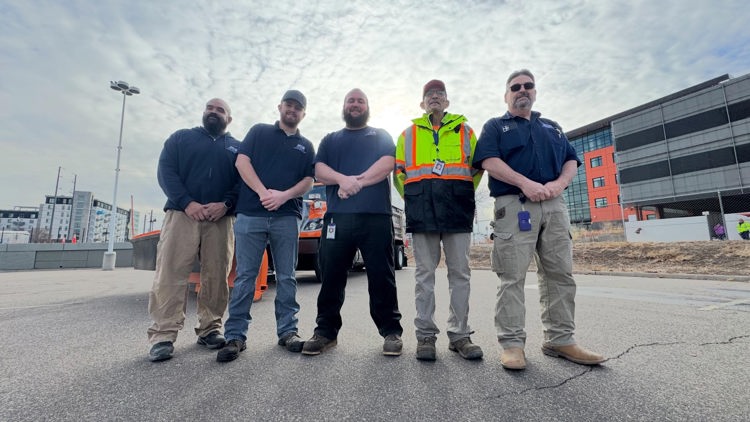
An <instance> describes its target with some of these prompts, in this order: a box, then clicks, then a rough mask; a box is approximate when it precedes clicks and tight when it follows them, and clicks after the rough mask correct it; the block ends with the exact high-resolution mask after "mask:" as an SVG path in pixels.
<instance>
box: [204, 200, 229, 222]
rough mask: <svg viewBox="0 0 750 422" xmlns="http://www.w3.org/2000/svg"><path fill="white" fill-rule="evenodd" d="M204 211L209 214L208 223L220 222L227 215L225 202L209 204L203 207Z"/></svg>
mask: <svg viewBox="0 0 750 422" xmlns="http://www.w3.org/2000/svg"><path fill="white" fill-rule="evenodd" d="M203 209H204V210H205V211H206V213H207V214H208V221H219V219H221V217H224V215H225V214H226V213H227V207H225V206H224V203H223V202H209V203H208V204H205V205H203Z"/></svg>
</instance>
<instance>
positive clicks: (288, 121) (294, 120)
mask: <svg viewBox="0 0 750 422" xmlns="http://www.w3.org/2000/svg"><path fill="white" fill-rule="evenodd" d="M281 121H282V122H283V123H284V124H285V125H287V126H289V127H290V128H293V129H296V128H297V125H298V124H299V118H298V117H294V116H288V115H286V114H284V115H283V116H281Z"/></svg>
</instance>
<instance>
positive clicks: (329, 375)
mask: <svg viewBox="0 0 750 422" xmlns="http://www.w3.org/2000/svg"><path fill="white" fill-rule="evenodd" d="M153 275H154V273H153V272H150V271H139V270H133V269H120V268H118V269H116V270H115V271H101V270H91V269H85V270H59V271H55V270H52V271H41V270H39V271H29V272H5V273H0V291H1V292H2V293H0V338H1V339H2V341H0V420H2V421H40V420H55V421H58V420H60V421H94V420H96V421H146V420H148V421H176V420H206V421H209V420H210V421H223V420H248V421H265V420H269V421H271V420H272V421H298V420H299V421H318V420H358V421H359V420H366V421H370V420H373V421H407V420H409V421H411V420H414V421H428V420H441V421H442V420H456V421H465V420H480V421H487V420H530V421H608V420H613V421H620V420H623V421H625V420H627V421H631V420H632V421H640V420H642V421H655V420H659V421H684V420H691V421H703V420H706V421H708V420H710V421H735V420H736V421H739V420H744V421H747V420H748V419H750V416H748V415H750V381H749V380H750V359H749V356H750V353H749V352H750V283H747V282H730V281H717V280H685V279H669V278H641V277H619V276H607V275H579V276H577V277H576V279H577V281H578V286H579V287H578V296H577V301H576V304H577V306H576V322H577V327H578V328H577V335H576V337H577V340H578V342H579V343H580V344H581V345H583V346H585V347H587V348H590V349H592V350H595V351H597V352H600V353H603V354H604V355H605V356H607V357H608V358H609V360H608V361H607V362H606V363H604V364H603V365H601V366H597V367H585V366H580V365H576V364H573V363H570V362H567V361H565V360H562V359H558V358H552V357H549V356H545V355H543V354H542V352H541V349H540V347H541V344H542V326H541V322H540V319H539V304H538V291H537V289H536V276H535V275H534V274H533V273H529V275H528V278H527V286H526V302H527V318H526V319H527V322H526V325H527V331H528V333H529V334H528V340H527V345H526V354H527V359H528V367H527V369H526V370H525V371H520V372H510V371H506V370H504V369H503V368H502V367H501V365H500V361H499V348H498V345H497V341H496V338H495V333H494V325H493V315H494V305H495V294H496V291H497V277H496V275H495V274H494V273H492V272H490V271H476V270H475V271H474V272H473V274H472V298H471V315H470V323H471V325H472V328H473V329H474V330H475V334H474V335H473V336H472V340H473V341H474V343H476V344H479V345H480V346H481V347H482V348H483V349H484V352H485V356H484V359H482V360H479V361H466V360H463V359H461V358H460V357H459V356H458V355H457V354H456V353H454V352H451V351H449V350H448V341H447V338H446V336H445V335H444V333H441V335H440V336H439V338H438V342H437V346H438V360H437V361H435V362H422V361H418V360H416V359H415V348H416V340H415V338H414V325H413V319H414V291H413V286H414V281H413V277H414V271H413V268H406V269H404V270H403V271H398V272H397V278H398V288H399V292H398V293H399V301H400V308H401V311H402V314H403V319H402V324H403V326H404V337H403V338H404V353H403V355H402V356H400V357H387V356H383V355H382V354H381V350H382V338H381V337H379V336H378V334H377V330H376V328H375V325H374V324H373V322H372V320H371V318H370V316H369V311H368V294H367V283H366V277H365V275H364V273H351V275H350V278H349V285H348V287H347V292H346V303H345V304H344V309H343V311H342V314H343V320H344V327H343V328H342V330H341V333H340V335H339V339H338V342H339V344H338V346H336V347H335V348H333V349H331V350H329V351H327V352H324V353H323V354H322V355H320V356H313V357H310V356H303V355H300V354H293V353H290V352H287V351H286V350H285V349H284V348H282V347H280V346H278V345H277V344H276V335H275V320H274V311H273V299H274V294H275V289H274V288H275V286H274V284H273V283H271V285H270V287H269V290H268V291H267V292H266V294H265V296H264V298H263V300H262V301H261V302H258V303H255V304H254V305H253V308H252V315H253V321H252V325H251V327H250V332H249V340H248V349H247V350H246V351H244V352H242V354H241V355H240V357H239V359H238V360H236V361H234V362H230V363H227V364H219V363H217V362H216V351H210V350H206V349H204V348H202V347H201V346H198V345H197V344H196V343H195V342H196V336H195V333H194V331H193V329H192V327H193V326H194V325H195V323H196V319H197V318H196V315H195V296H194V295H191V296H190V300H189V304H188V309H187V320H186V323H185V328H184V329H183V330H182V331H181V332H180V335H179V338H178V340H177V342H176V344H175V349H176V350H175V357H174V358H173V359H171V360H169V361H166V362H162V363H152V362H150V361H148V359H147V352H148V344H147V342H146V329H147V327H148V325H149V318H148V315H147V305H148V291H149V289H150V287H151V281H152V278H153ZM437 284H438V285H437V287H436V294H437V321H438V324H439V326H440V327H441V328H443V329H444V327H445V321H446V319H447V311H448V287H447V281H446V278H445V271H444V270H439V271H438V283H437ZM318 290H319V284H318V283H316V282H315V281H313V279H312V277H311V273H304V272H303V273H300V274H299V294H298V301H299V303H300V305H301V307H302V310H301V312H300V314H299V318H300V323H299V328H300V330H301V335H302V337H303V338H308V337H309V336H310V335H311V334H312V330H313V328H314V320H315V303H316V297H317V292H318Z"/></svg>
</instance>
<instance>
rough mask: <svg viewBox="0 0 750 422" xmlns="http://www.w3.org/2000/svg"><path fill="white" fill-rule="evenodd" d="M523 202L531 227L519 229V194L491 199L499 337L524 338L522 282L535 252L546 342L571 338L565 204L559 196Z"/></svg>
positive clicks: (513, 341)
mask: <svg viewBox="0 0 750 422" xmlns="http://www.w3.org/2000/svg"><path fill="white" fill-rule="evenodd" d="M523 208H525V209H526V210H527V211H529V213H530V215H531V230H530V231H520V229H519V225H518V212H519V211H521V209H522V204H521V202H520V201H519V198H518V195H503V196H499V197H497V198H496V199H495V231H494V234H495V245H494V250H493V253H492V270H493V271H495V272H496V273H497V275H498V277H499V278H500V288H499V289H498V292H497V302H496V305H495V328H496V330H497V339H498V341H499V342H500V345H501V346H502V347H503V348H509V347H521V348H522V347H524V344H525V343H526V330H525V325H526V307H525V303H524V301H525V295H524V283H525V281H526V271H528V269H529V264H530V263H531V258H532V257H534V259H535V260H536V265H537V268H538V270H537V275H538V279H539V301H540V304H541V308H542V324H543V325H544V340H545V343H549V344H553V345H558V346H564V345H569V344H574V343H575V340H574V339H573V332H574V331H575V322H574V318H575V295H576V284H575V280H574V279H573V241H572V240H571V237H570V219H569V217H568V209H567V207H566V206H565V201H564V200H563V198H562V196H558V197H557V198H553V199H550V200H547V201H542V202H531V201H526V203H525V204H523Z"/></svg>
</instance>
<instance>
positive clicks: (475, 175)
mask: <svg viewBox="0 0 750 422" xmlns="http://www.w3.org/2000/svg"><path fill="white" fill-rule="evenodd" d="M464 126H465V127H466V128H467V129H468V131H469V143H470V145H471V155H470V156H469V162H468V165H469V166H471V164H472V163H473V162H474V151H476V149H477V135H476V133H474V129H472V128H471V127H469V125H467V124H464ZM483 175H484V170H481V169H477V168H472V169H471V177H472V179H473V182H474V191H476V190H477V188H478V187H479V182H481V181H482V176H483Z"/></svg>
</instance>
